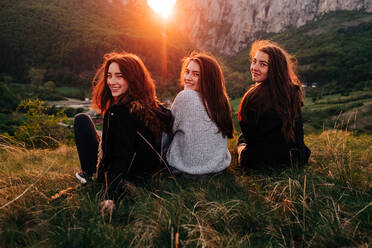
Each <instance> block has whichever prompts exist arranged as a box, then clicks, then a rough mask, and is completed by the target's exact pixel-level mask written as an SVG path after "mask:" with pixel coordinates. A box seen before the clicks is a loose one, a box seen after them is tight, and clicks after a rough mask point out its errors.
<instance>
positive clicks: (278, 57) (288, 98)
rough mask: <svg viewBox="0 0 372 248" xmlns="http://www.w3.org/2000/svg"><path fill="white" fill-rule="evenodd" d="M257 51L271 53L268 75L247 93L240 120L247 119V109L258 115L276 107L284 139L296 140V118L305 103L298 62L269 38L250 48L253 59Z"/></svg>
mask: <svg viewBox="0 0 372 248" xmlns="http://www.w3.org/2000/svg"><path fill="white" fill-rule="evenodd" d="M257 51H261V52H264V53H266V54H267V55H268V56H269V70H268V76H267V79H266V80H264V81H263V82H260V83H258V84H255V85H253V86H252V87H251V88H250V89H249V90H248V91H247V92H246V93H245V95H244V97H243V99H242V101H241V103H240V106H239V114H238V117H239V121H243V122H244V121H247V116H246V111H247V110H248V109H252V110H254V111H255V112H256V113H257V116H256V117H258V116H260V115H261V114H262V113H263V112H265V111H266V110H268V109H269V108H273V109H274V110H275V112H276V113H277V115H278V116H279V118H280V119H281V121H282V134H283V136H284V138H285V140H286V141H287V142H289V141H294V139H295V135H294V126H295V120H296V119H297V118H298V116H299V114H300V111H301V106H302V104H303V96H302V92H301V82H300V80H299V79H298V77H297V72H296V66H297V61H296V60H295V59H294V58H293V56H291V55H290V54H288V53H287V52H286V51H285V50H284V49H283V48H281V47H280V46H279V45H278V44H276V43H274V42H272V41H269V40H259V41H255V42H253V44H252V46H251V51H250V58H251V60H252V61H253V58H254V56H255V54H256V52H257Z"/></svg>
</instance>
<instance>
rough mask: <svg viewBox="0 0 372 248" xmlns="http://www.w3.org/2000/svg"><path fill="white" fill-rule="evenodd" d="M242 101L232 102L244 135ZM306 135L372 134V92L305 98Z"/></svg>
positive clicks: (237, 99) (235, 115)
mask: <svg viewBox="0 0 372 248" xmlns="http://www.w3.org/2000/svg"><path fill="white" fill-rule="evenodd" d="M240 101H241V98H236V99H234V100H232V101H231V106H232V108H233V113H234V114H233V117H234V124H235V128H236V129H237V130H238V131H240V127H239V123H238V120H237V113H238V111H239V104H240ZM302 115H303V119H304V129H305V133H306V134H308V133H312V132H318V133H319V132H321V131H323V130H324V129H329V128H338V129H343V130H358V131H362V132H371V131H372V125H371V123H372V91H371V90H369V91H368V90H367V91H353V92H350V93H349V95H348V96H342V95H341V94H332V95H325V96H321V97H320V98H319V97H318V98H314V97H310V96H305V104H304V108H303V110H302Z"/></svg>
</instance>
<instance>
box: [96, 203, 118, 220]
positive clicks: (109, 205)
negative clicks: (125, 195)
mask: <svg viewBox="0 0 372 248" xmlns="http://www.w3.org/2000/svg"><path fill="white" fill-rule="evenodd" d="M100 205H101V206H102V208H101V210H100V211H99V213H100V214H101V216H102V218H103V217H104V216H105V212H106V211H108V213H109V214H110V216H111V215H112V211H113V210H114V207H115V204H114V201H113V200H106V201H103V202H101V203H100Z"/></svg>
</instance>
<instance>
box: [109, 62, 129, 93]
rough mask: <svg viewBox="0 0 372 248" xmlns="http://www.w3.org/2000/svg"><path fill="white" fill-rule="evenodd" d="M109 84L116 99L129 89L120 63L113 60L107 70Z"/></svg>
mask: <svg viewBox="0 0 372 248" xmlns="http://www.w3.org/2000/svg"><path fill="white" fill-rule="evenodd" d="M107 85H108V87H109V88H110V91H111V95H112V96H113V97H114V99H116V98H117V97H118V96H120V95H122V94H124V93H125V92H126V91H127V90H128V82H127V80H125V78H124V76H123V74H122V73H121V72H120V68H119V65H118V63H116V62H112V63H111V64H110V66H109V69H108V72H107Z"/></svg>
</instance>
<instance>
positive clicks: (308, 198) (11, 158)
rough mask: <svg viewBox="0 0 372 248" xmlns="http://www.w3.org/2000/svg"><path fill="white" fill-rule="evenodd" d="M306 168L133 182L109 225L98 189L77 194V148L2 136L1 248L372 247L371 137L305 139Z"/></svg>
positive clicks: (328, 134) (338, 133) (335, 134)
mask: <svg viewBox="0 0 372 248" xmlns="http://www.w3.org/2000/svg"><path fill="white" fill-rule="evenodd" d="M305 141H306V143H307V144H308V146H309V147H310V149H311V150H312V155H311V158H310V162H309V164H308V165H306V166H305V167H304V168H295V167H294V168H288V169H286V170H283V171H248V172H242V171H241V170H240V169H239V167H238V166H237V163H236V153H235V142H236V141H235V140H230V142H229V146H230V150H231V153H232V157H233V159H232V164H231V166H230V168H229V169H228V170H227V171H226V172H225V173H224V174H221V175H216V176H213V177H210V178H209V179H206V180H204V181H193V180H191V179H188V178H185V177H183V176H179V175H178V176H174V177H173V176H170V175H169V174H168V173H159V174H158V175H156V176H154V177H153V178H152V179H151V180H149V181H148V182H146V183H143V184H133V183H131V182H128V183H127V184H126V186H125V188H126V194H125V196H124V198H123V200H122V201H121V202H120V203H119V204H117V205H116V208H115V210H114V212H113V214H112V216H105V217H101V216H100V215H99V207H98V204H99V202H100V201H101V199H100V195H99V191H100V187H99V185H97V184H96V183H92V184H90V185H86V186H81V185H80V184H79V183H78V181H77V180H76V179H75V176H74V173H75V172H76V171H78V170H79V160H78V157H77V152H76V149H75V147H74V146H68V145H63V144H61V145H60V146H59V147H58V148H57V149H26V148H24V147H23V146H22V145H20V144H18V143H16V142H15V141H13V140H11V139H9V138H6V137H4V136H2V138H1V146H0V147H1V148H0V226H1V229H0V246H1V247H341V246H342V247H369V246H370V245H371V244H372V239H371V237H372V219H371V217H372V215H371V213H372V211H371V209H372V201H371V200H372V184H371V179H372V163H371V162H372V154H371V150H372V149H371V148H372V136H371V135H367V134H360V135H358V134H355V133H353V132H347V131H342V130H335V129H333V130H328V131H323V132H321V133H319V134H311V135H307V136H306V138H305Z"/></svg>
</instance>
